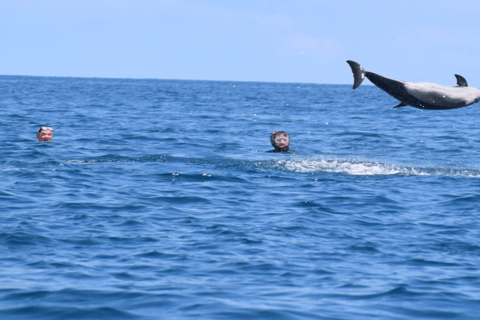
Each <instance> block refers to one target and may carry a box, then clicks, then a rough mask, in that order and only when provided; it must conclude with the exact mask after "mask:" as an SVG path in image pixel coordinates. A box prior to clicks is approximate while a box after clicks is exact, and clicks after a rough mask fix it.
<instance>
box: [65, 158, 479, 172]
mask: <svg viewBox="0 0 480 320" xmlns="http://www.w3.org/2000/svg"><path fill="white" fill-rule="evenodd" d="M65 161H67V162H77V163H88V164H92V163H104V162H172V163H190V164H196V165H216V166H222V167H229V166H230V167H232V166H233V167H235V168H237V169H241V168H242V167H249V168H257V169H268V170H282V171H287V172H298V173H315V174H317V173H340V174H347V175H373V176H375V175H384V176H385V175H405V176H463V177H480V170H476V169H468V168H449V167H414V166H402V165H398V164H393V163H383V162H378V161H371V160H358V159H331V158H330V159H329V158H305V159H302V158H290V159H282V160H259V161H253V160H241V159H230V158H213V159H208V158H207V159H202V158H190V157H174V156H168V155H148V156H143V157H124V156H119V155H105V156H101V157H94V158H88V159H71V160H65Z"/></svg>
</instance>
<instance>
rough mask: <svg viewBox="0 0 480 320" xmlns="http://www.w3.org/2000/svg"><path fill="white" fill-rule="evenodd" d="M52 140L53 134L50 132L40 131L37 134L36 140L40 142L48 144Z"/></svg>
mask: <svg viewBox="0 0 480 320" xmlns="http://www.w3.org/2000/svg"><path fill="white" fill-rule="evenodd" d="M52 138H53V132H52V131H51V130H42V131H40V132H39V133H38V134H37V139H38V141H40V142H43V141H45V142H50V141H52Z"/></svg>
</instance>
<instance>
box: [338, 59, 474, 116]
mask: <svg viewBox="0 0 480 320" xmlns="http://www.w3.org/2000/svg"><path fill="white" fill-rule="evenodd" d="M347 63H348V64H349V65H350V67H351V68H352V73H353V79H354V82H353V89H356V88H357V87H358V86H359V85H360V84H361V83H362V81H363V79H365V77H367V78H368V80H370V81H371V82H372V83H373V84H374V85H376V86H377V87H379V88H380V89H382V90H383V91H385V92H386V93H388V94H389V95H391V96H392V97H394V98H396V99H398V100H400V104H399V105H397V106H395V107H394V108H400V107H405V106H412V107H415V108H419V109H429V110H448V109H456V108H461V107H465V106H469V105H471V104H474V103H475V102H478V101H479V100H480V89H477V88H472V87H469V86H468V84H467V80H465V78H464V77H462V76H460V75H458V74H456V75H455V77H456V78H457V87H447V86H442V85H439V84H436V83H430V82H404V81H399V80H394V79H390V78H387V77H384V76H381V75H379V74H376V73H373V72H368V71H365V69H363V67H362V66H361V65H359V64H358V63H356V62H355V61H351V60H348V61H347Z"/></svg>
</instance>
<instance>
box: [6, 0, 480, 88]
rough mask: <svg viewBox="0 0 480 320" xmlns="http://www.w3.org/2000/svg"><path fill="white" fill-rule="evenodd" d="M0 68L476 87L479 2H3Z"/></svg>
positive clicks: (158, 76)
mask: <svg viewBox="0 0 480 320" xmlns="http://www.w3.org/2000/svg"><path fill="white" fill-rule="evenodd" d="M0 32H1V43H2V46H1V47H0V48H1V49H0V59H1V61H2V63H0V75H32V76H67V77H105V78H155V79H189V80H231V81H268V82H294V83H297V82H298V83H318V84H345V83H346V84H352V83H353V78H352V74H351V71H350V68H349V66H348V65H347V63H346V62H345V61H346V60H354V61H357V62H358V63H360V64H361V65H362V66H363V67H364V68H365V69H366V70H367V71H372V72H376V73H379V74H381V75H384V76H387V77H391V78H394V79H399V80H404V81H428V82H436V83H440V84H444V85H455V77H454V74H455V73H457V74H460V75H462V76H463V77H465V78H466V79H467V81H468V83H469V85H471V86H476V87H480V1H473V0H464V1H451V0H450V1H444V0H436V1H430V0H402V1H385V0H381V1H369V0H364V1H349V0H345V1H342V0H290V1H286V0H272V1H271V0H251V1H250V0H236V1H229V0H68V1H67V0H0Z"/></svg>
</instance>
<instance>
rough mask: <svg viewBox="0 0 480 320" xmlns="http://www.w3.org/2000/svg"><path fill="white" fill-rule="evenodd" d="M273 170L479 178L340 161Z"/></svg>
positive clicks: (283, 163) (300, 162)
mask: <svg viewBox="0 0 480 320" xmlns="http://www.w3.org/2000/svg"><path fill="white" fill-rule="evenodd" d="M273 167H274V168H277V169H281V170H286V171H291V172H300V173H322V172H333V173H344V174H349V175H397V174H399V175H415V176H431V175H445V176H469V177H480V172H478V170H472V169H452V168H415V167H407V166H401V165H396V164H389V163H381V162H375V161H360V160H348V159H345V160H340V159H289V160H280V161H278V162H276V164H274V165H273Z"/></svg>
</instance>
